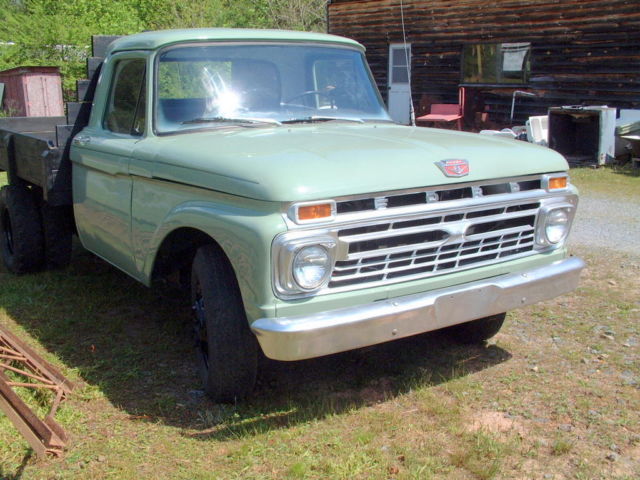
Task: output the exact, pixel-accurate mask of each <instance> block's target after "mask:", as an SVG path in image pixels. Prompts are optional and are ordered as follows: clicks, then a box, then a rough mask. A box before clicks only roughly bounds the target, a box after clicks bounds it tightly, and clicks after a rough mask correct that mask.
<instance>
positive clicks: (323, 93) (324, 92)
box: [284, 90, 334, 107]
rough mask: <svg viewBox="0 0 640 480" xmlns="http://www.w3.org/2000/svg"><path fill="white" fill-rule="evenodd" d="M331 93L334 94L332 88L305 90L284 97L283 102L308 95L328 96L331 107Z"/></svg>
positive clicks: (332, 104) (332, 103)
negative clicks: (286, 97)
mask: <svg viewBox="0 0 640 480" xmlns="http://www.w3.org/2000/svg"><path fill="white" fill-rule="evenodd" d="M333 94H334V91H333V90H329V91H327V90H308V91H306V92H302V93H299V94H298V95H294V96H293V97H290V98H288V99H286V100H285V101H284V103H285V104H287V103H289V102H291V101H292V100H297V99H298V98H304V97H308V96H309V95H318V96H320V97H325V98H328V99H329V100H330V101H331V106H332V107H333V106H334V102H333ZM303 106H304V105H303Z"/></svg>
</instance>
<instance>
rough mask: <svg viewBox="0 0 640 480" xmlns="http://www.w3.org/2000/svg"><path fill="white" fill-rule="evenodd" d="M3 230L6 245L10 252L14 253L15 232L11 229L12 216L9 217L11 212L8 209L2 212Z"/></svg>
mask: <svg viewBox="0 0 640 480" xmlns="http://www.w3.org/2000/svg"><path fill="white" fill-rule="evenodd" d="M2 231H3V233H4V235H3V237H4V238H3V241H4V244H5V247H6V248H7V251H8V252H9V254H11V255H13V232H12V230H11V218H10V217H9V212H8V211H7V210H5V211H4V212H2Z"/></svg>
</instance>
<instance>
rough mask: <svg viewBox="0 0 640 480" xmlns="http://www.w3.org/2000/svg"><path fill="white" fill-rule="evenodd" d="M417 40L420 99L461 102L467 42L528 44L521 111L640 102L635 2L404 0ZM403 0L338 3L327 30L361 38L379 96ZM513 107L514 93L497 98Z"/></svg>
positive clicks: (415, 80) (411, 36)
mask: <svg viewBox="0 0 640 480" xmlns="http://www.w3.org/2000/svg"><path fill="white" fill-rule="evenodd" d="M403 4H404V18H405V28H406V32H407V41H408V42H409V43H411V44H412V53H413V56H412V67H413V70H412V85H413V92H414V102H415V103H416V108H418V102H419V99H420V98H421V96H422V95H428V96H433V97H436V98H438V99H441V100H444V101H448V102H455V101H456V98H457V88H458V85H459V83H460V75H461V73H460V62H461V52H462V46H463V45H464V44H470V43H471V44H475V43H497V42H531V44H532V52H531V53H532V55H531V77H530V83H529V88H530V89H531V90H533V91H535V92H537V94H538V97H536V98H522V99H520V98H519V99H518V114H519V116H520V117H521V118H522V119H523V118H524V117H525V116H527V115H529V114H544V113H546V110H547V108H548V107H549V106H552V105H567V104H608V105H610V106H616V107H623V108H640V2H639V1H638V0H607V1H602V0H538V1H535V0H505V1H500V0H494V1H486V0H477V1H473V0H466V1H465V0H461V1H451V0H432V1H425V0H404V1H403ZM400 18H401V17H400V1H399V0H334V1H332V2H331V3H330V5H329V7H328V24H329V31H330V33H334V34H337V35H344V36H347V37H351V38H355V39H356V40H358V41H360V42H361V43H363V44H364V45H365V46H366V47H367V58H368V60H369V62H370V64H371V68H372V70H373V72H374V75H375V77H376V81H377V83H378V87H379V88H380V90H381V92H383V94H384V93H385V92H386V89H387V62H388V45H389V43H391V42H400V41H402V28H401V20H400ZM493 101H494V103H495V105H493V109H494V110H500V111H501V113H502V114H503V115H506V114H508V110H509V108H510V98H509V97H508V95H504V96H503V98H500V97H499V96H498V97H495V98H494V99H493Z"/></svg>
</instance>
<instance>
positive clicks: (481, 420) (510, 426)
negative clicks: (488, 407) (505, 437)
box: [469, 411, 526, 436]
mask: <svg viewBox="0 0 640 480" xmlns="http://www.w3.org/2000/svg"><path fill="white" fill-rule="evenodd" d="M480 430H485V431H488V432H492V433H508V432H513V433H517V434H518V435H520V436H524V435H525V433H526V429H525V427H524V425H523V424H522V422H520V421H518V420H517V419H515V418H510V417H509V415H508V414H505V413H504V412H492V411H480V412H477V413H475V414H474V415H473V416H472V417H471V420H470V421H469V431H470V432H478V431H480Z"/></svg>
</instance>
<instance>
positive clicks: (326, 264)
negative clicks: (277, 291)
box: [293, 245, 331, 290]
mask: <svg viewBox="0 0 640 480" xmlns="http://www.w3.org/2000/svg"><path fill="white" fill-rule="evenodd" d="M330 269H331V257H330V256H329V252H327V250H326V249H325V248H323V247H321V246H318V245H313V246H310V247H304V248H301V249H300V251H299V252H298V253H296V256H295V257H294V259H293V278H294V279H295V281H296V283H297V284H298V285H299V286H300V288H303V289H304V290H314V289H316V288H319V287H320V286H321V285H322V284H323V283H324V281H325V280H326V279H327V276H328V275H329V274H330Z"/></svg>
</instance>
